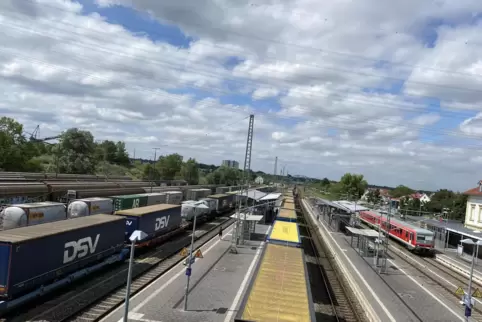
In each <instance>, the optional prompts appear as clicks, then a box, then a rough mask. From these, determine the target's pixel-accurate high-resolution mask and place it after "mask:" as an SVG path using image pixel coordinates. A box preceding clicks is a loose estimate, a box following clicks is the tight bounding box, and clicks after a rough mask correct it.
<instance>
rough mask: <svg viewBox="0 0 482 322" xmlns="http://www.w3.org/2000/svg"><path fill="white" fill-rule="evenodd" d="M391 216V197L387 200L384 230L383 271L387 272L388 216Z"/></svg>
mask: <svg viewBox="0 0 482 322" xmlns="http://www.w3.org/2000/svg"><path fill="white" fill-rule="evenodd" d="M391 217H392V199H389V201H388V215H387V219H388V222H387V227H386V230H385V254H384V257H385V260H384V262H383V271H384V272H385V273H386V272H387V254H388V240H389V238H390V218H391Z"/></svg>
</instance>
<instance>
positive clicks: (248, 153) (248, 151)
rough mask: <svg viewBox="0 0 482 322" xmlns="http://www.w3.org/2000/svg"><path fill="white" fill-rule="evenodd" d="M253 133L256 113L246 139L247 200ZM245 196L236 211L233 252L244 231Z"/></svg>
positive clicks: (245, 178)
mask: <svg viewBox="0 0 482 322" xmlns="http://www.w3.org/2000/svg"><path fill="white" fill-rule="evenodd" d="M253 134H254V115H253V114H251V115H250V116H249V127H248V138H247V140H246V154H245V156H244V169H243V178H242V180H241V182H242V184H244V185H245V187H244V188H242V189H241V196H243V195H244V191H245V190H246V200H248V199H247V197H248V191H249V185H248V184H249V174H250V171H251V152H252V150H253ZM242 203H243V198H239V203H238V210H237V211H236V227H235V229H234V234H233V238H232V242H231V244H232V245H231V252H232V253H237V252H238V251H237V248H236V246H237V245H238V238H240V235H242V231H241V230H240V228H241V227H240V221H241V220H240V219H241V218H240V216H241V209H242Z"/></svg>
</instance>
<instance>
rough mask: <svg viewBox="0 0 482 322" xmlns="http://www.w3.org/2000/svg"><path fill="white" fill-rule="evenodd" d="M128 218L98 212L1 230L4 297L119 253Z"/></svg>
mask: <svg viewBox="0 0 482 322" xmlns="http://www.w3.org/2000/svg"><path fill="white" fill-rule="evenodd" d="M124 230H125V218H123V217H120V216H113V215H103V214H101V215H94V216H87V217H79V218H73V219H70V220H61V221H56V222H52V223H46V224H40V225H35V226H29V227H22V228H17V229H14V230H6V231H1V232H0V298H3V299H11V298H13V297H16V296H19V295H21V294H23V293H26V292H29V291H33V290H35V289H36V288H39V287H40V286H42V285H46V284H48V283H50V282H53V281H55V280H56V279H58V278H59V277H62V276H65V275H67V274H69V273H72V272H76V271H79V270H81V269H82V268H85V267H87V266H89V265H93V264H94V263H96V262H99V261H101V260H102V259H105V258H106V257H109V256H111V255H113V254H115V253H118V252H120V251H121V250H122V248H123V247H124Z"/></svg>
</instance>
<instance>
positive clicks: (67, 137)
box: [58, 128, 97, 174]
mask: <svg viewBox="0 0 482 322" xmlns="http://www.w3.org/2000/svg"><path fill="white" fill-rule="evenodd" d="M59 152H60V157H59V160H58V162H59V169H60V172H62V173H73V174H94V173H95V167H96V164H97V158H96V155H95V152H96V145H95V143H94V137H93V136H92V134H91V133H90V132H88V131H81V130H79V129H77V128H73V129H69V130H67V131H66V132H65V133H63V134H62V136H61V138H60V151H59Z"/></svg>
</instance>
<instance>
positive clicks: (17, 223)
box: [0, 201, 67, 230]
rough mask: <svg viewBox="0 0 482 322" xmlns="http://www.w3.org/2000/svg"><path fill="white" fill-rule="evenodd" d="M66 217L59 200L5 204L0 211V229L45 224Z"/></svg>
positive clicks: (63, 206) (63, 207)
mask: <svg viewBox="0 0 482 322" xmlns="http://www.w3.org/2000/svg"><path fill="white" fill-rule="evenodd" d="M66 218H67V213H66V210H65V205H64V204H63V203H59V202H50V201H45V202H34V203H26V204H15V205H11V206H7V207H6V208H4V209H3V210H2V211H1V212H0V230H7V229H14V228H19V227H25V226H33V225H38V224H45V223H49V222H54V221H59V220H64V219H66Z"/></svg>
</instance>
